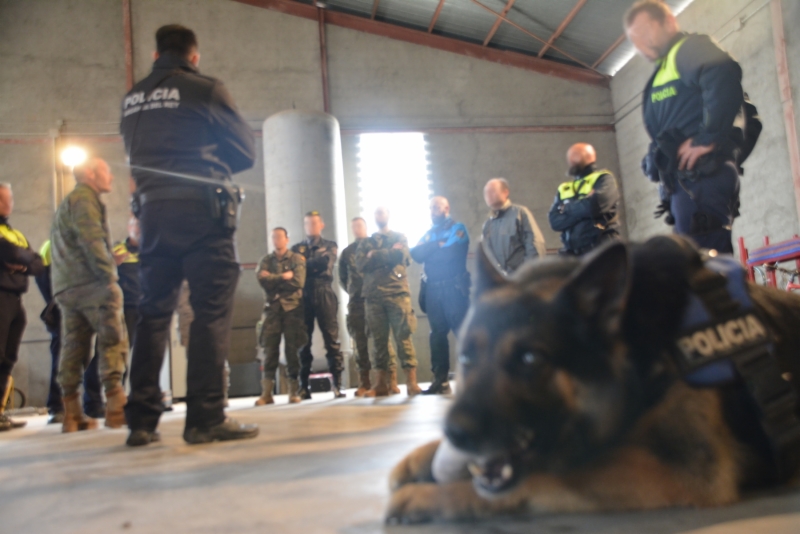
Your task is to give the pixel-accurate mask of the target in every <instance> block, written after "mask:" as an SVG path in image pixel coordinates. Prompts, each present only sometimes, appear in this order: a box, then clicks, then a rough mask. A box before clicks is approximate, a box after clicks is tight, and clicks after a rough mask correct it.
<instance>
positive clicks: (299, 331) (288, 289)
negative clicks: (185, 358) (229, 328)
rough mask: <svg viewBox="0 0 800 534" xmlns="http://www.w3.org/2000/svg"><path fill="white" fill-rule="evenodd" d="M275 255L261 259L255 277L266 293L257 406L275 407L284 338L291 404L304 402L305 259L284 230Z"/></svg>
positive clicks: (278, 233) (275, 238)
mask: <svg viewBox="0 0 800 534" xmlns="http://www.w3.org/2000/svg"><path fill="white" fill-rule="evenodd" d="M272 244H273V245H274V247H275V250H274V252H272V253H271V254H268V255H266V256H264V257H263V258H261V261H260V262H259V263H258V269H257V271H256V276H257V277H258V283H259V284H261V287H262V288H263V289H264V294H265V295H266V302H265V304H264V317H263V319H262V326H261V331H260V332H259V336H258V337H259V339H258V342H259V345H260V346H262V347H264V352H265V355H266V359H265V360H264V378H263V380H262V381H261V388H262V389H261V396H260V397H259V398H258V400H256V406H263V405H265V404H274V403H275V401H274V400H273V398H272V390H273V388H274V387H275V370H276V369H277V368H278V362H279V359H280V345H281V336H283V339H284V341H285V346H284V353H285V354H286V367H287V369H286V371H287V375H288V378H289V403H290V404H294V403H297V402H300V401H301V398H300V395H299V389H300V388H299V386H298V382H297V376H298V373H299V371H300V359H299V354H300V349H301V348H302V347H303V346H304V345H305V344H306V342H307V341H308V335H307V333H306V326H305V316H304V313H303V286H304V285H305V282H306V259H305V257H303V256H302V255H301V254H298V253H296V252H292V251H291V250H289V249H288V246H289V233H288V232H287V231H286V229H285V228H281V227H278V228H275V229H274V230H273V231H272Z"/></svg>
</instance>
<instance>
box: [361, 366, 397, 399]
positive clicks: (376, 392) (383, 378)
mask: <svg viewBox="0 0 800 534" xmlns="http://www.w3.org/2000/svg"><path fill="white" fill-rule="evenodd" d="M390 381H391V377H390V373H389V371H382V370H380V369H378V376H377V378H376V379H375V385H374V386H373V387H372V389H370V390H368V391H367V392H366V393H364V396H365V397H388V396H389V385H390Z"/></svg>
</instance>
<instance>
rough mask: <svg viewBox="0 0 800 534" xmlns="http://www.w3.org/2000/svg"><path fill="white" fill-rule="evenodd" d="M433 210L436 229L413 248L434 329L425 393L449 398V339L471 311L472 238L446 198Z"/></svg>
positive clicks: (424, 302)
mask: <svg viewBox="0 0 800 534" xmlns="http://www.w3.org/2000/svg"><path fill="white" fill-rule="evenodd" d="M430 210H431V221H432V222H433V226H432V227H431V229H430V230H428V231H427V232H426V233H425V235H424V236H422V239H421V240H420V242H419V244H418V245H417V246H416V247H414V248H412V249H411V257H412V258H413V259H414V261H416V262H417V263H424V264H425V278H424V280H425V282H424V284H423V287H422V288H420V297H419V303H420V308H422V311H423V312H425V313H426V314H427V315H428V323H429V324H430V327H431V334H430V344H431V368H432V370H433V382H432V383H431V386H430V387H429V388H428V389H427V390H425V391H424V392H423V394H425V395H447V394H450V393H451V391H450V382H449V374H450V344H449V342H448V340H447V336H448V334H449V333H450V332H451V331H452V332H453V333H454V334H457V333H458V329H459V328H461V323H462V322H463V321H464V317H465V316H466V315H467V308H469V287H470V278H469V273H468V272H467V252H468V251H469V235H468V234H467V227H466V226H464V225H463V224H462V223H457V222H455V221H454V220H453V219H452V218H451V217H450V203H449V202H448V201H447V199H446V198H444V197H434V198H433V199H431V203H430Z"/></svg>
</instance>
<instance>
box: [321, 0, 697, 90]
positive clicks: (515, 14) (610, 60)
mask: <svg viewBox="0 0 800 534" xmlns="http://www.w3.org/2000/svg"><path fill="white" fill-rule="evenodd" d="M314 1H316V0H306V2H308V3H313V2H314ZM324 1H325V3H326V4H327V6H328V8H329V9H333V10H339V11H346V12H349V13H352V14H357V15H360V16H365V17H370V16H371V15H372V12H373V9H374V7H375V0H324ZM507 1H508V0H445V2H444V4H443V6H442V10H441V13H440V15H439V17H438V19H437V20H436V24H435V26H434V29H433V33H435V34H439V35H444V36H447V37H451V38H454V39H461V40H464V41H469V42H473V43H483V42H484V40H485V39H486V37H487V36H488V35H489V32H490V30H491V29H492V26H493V25H494V24H495V22H496V21H497V16H496V15H494V14H492V13H491V12H489V11H488V10H487V9H486V8H489V9H491V10H492V11H495V12H497V13H500V12H502V11H503V9H504V8H505V7H506V4H507ZM578 1H579V0H516V1H515V2H514V4H513V6H512V7H511V9H510V10H509V11H508V14H507V15H506V18H507V19H508V20H510V21H512V22H513V23H514V24H516V25H518V26H520V27H521V28H524V30H526V31H527V32H529V33H532V34H534V35H536V36H537V37H539V38H540V39H542V40H544V41H547V40H548V39H549V38H550V36H551V35H552V34H553V32H555V31H556V29H557V28H558V27H559V25H561V23H562V21H564V19H565V18H566V17H567V15H568V14H569V13H570V11H571V10H572V9H573V8H574V7H575V5H576V4H577V2H578ZM633 1H634V0H587V1H586V3H585V5H584V6H583V7H582V8H581V10H580V11H579V12H578V13H577V15H576V16H575V18H574V19H573V20H572V22H570V24H569V25H568V26H567V27H566V29H565V30H564V32H563V33H562V34H561V35H560V36H559V37H558V39H556V41H555V42H554V43H553V47H555V48H553V47H550V48H549V49H548V50H547V52H546V53H545V55H544V57H545V58H546V59H550V60H553V61H559V62H562V63H568V64H572V65H580V64H581V63H583V64H584V66H585V65H594V64H595V63H596V62H597V60H598V59H599V58H601V57H602V55H603V54H604V53H605V52H606V51H607V50H608V49H609V47H611V46H612V45H613V44H614V43H615V42H616V41H617V40H618V39H619V38H620V36H621V35H622V33H623V29H622V16H623V14H624V12H625V10H626V9H627V8H628V7H629V6H630V5H631V4H632V3H633ZM691 1H692V0H666V2H667V4H669V5H671V6H672V7H676V8H683V7H685V6H686V5H688V4H689V3H691ZM476 2H479V3H480V4H483V6H485V7H481V6H480V5H478V3H476ZM438 5H439V0H378V4H377V10H376V17H375V18H376V20H379V21H381V22H386V23H389V24H397V25H401V26H405V27H411V28H415V29H419V30H424V31H427V30H428V27H429V26H430V23H431V21H432V19H433V16H434V13H435V12H436V8H437V6H438ZM488 46H490V47H493V48H500V49H506V50H514V51H517V52H521V53H523V54H527V55H531V56H535V55H537V54H538V53H539V51H540V50H541V49H542V46H543V44H542V42H541V41H540V40H537V39H536V38H534V37H531V36H530V35H527V34H526V33H525V32H524V31H521V30H520V29H518V28H515V27H514V26H512V25H511V24H508V23H506V22H503V23H501V24H500V26H499V27H498V28H497V31H496V33H495V34H494V36H493V37H492V39H491V41H490V42H489V44H488ZM557 49H560V50H562V51H563V52H565V53H566V54H568V55H570V56H572V59H571V58H569V57H567V56H566V55H564V54H562V53H561V52H559V50H557ZM632 50H633V49H632V47H631V46H630V44H629V43H628V42H627V41H623V42H622V44H620V45H619V46H618V47H617V48H616V49H614V50H613V51H612V52H611V53H609V55H608V57H607V58H606V59H605V60H604V61H603V62H602V63H601V64H600V65H598V66H597V70H599V71H600V72H603V73H605V74H612V75H613V74H614V73H615V72H616V70H619V68H620V66H621V65H620V64H621V63H622V62H623V61H625V60H626V59H628V58H630V56H631V55H632ZM576 60H577V61H576Z"/></svg>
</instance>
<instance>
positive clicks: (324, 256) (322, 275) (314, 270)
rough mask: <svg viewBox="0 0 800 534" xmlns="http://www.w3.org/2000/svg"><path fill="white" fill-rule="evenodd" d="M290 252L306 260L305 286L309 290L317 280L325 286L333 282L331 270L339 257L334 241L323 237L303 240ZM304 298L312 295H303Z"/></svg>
mask: <svg viewBox="0 0 800 534" xmlns="http://www.w3.org/2000/svg"><path fill="white" fill-rule="evenodd" d="M292 252H296V253H298V254H300V255H302V256H303V257H305V259H306V285H305V287H307V288H311V287H312V286H313V284H314V283H315V282H316V281H317V280H321V281H323V282H325V283H326V284H330V283H331V282H332V281H333V268H334V267H335V266H336V257H337V256H338V255H339V248H338V247H337V246H336V241H330V240H328V239H325V238H324V237H319V238H317V239H314V240H312V239H308V238H307V239H305V240H304V241H301V242H300V243H298V244H296V245H295V246H293V247H292ZM303 296H304V297H307V298H311V296H312V293H310V292H308V293H304V294H303Z"/></svg>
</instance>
